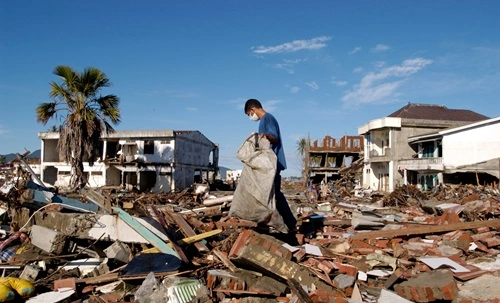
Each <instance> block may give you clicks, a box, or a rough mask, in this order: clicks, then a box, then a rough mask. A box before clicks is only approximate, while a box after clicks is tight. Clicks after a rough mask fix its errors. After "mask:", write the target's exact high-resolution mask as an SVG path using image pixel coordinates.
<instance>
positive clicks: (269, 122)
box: [259, 112, 286, 172]
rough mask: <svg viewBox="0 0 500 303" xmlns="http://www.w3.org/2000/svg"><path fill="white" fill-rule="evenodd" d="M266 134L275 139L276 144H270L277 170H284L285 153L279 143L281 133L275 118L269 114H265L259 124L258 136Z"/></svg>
mask: <svg viewBox="0 0 500 303" xmlns="http://www.w3.org/2000/svg"><path fill="white" fill-rule="evenodd" d="M261 134H267V135H271V136H273V137H275V138H276V140H277V143H276V144H272V147H273V151H274V153H275V154H276V156H277V157H278V167H277V170H278V172H279V171H282V170H285V169H286V160H285V151H284V150H283V144H282V143H281V133H280V126H279V124H278V121H276V118H274V116H273V115H271V114H270V113H267V112H266V113H265V114H264V116H262V118H260V123H259V135H261Z"/></svg>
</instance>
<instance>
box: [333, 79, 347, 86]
mask: <svg viewBox="0 0 500 303" xmlns="http://www.w3.org/2000/svg"><path fill="white" fill-rule="evenodd" d="M332 83H333V84H335V85H337V86H346V85H347V84H348V82H347V81H338V80H334V81H332Z"/></svg>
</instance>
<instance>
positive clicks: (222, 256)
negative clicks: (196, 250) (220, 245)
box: [212, 248, 238, 272]
mask: <svg viewBox="0 0 500 303" xmlns="http://www.w3.org/2000/svg"><path fill="white" fill-rule="evenodd" d="M212 253H213V254H214V255H215V256H216V257H217V258H219V260H220V261H221V262H222V263H223V264H224V265H226V267H227V268H229V270H230V271H232V272H236V271H238V267H236V265H234V264H233V262H231V260H229V258H228V257H227V256H226V255H225V254H224V253H223V252H221V251H220V250H219V249H217V248H215V249H214V250H212Z"/></svg>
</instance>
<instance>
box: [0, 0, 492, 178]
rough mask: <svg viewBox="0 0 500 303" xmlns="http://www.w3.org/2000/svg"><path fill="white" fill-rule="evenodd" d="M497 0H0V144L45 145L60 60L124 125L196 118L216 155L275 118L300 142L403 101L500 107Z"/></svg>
mask: <svg viewBox="0 0 500 303" xmlns="http://www.w3.org/2000/svg"><path fill="white" fill-rule="evenodd" d="M499 14H500V2H499V1H488V0H484V1H446V0H443V1H426V0H424V1H333V0H328V1H320V0H318V1H294V0H289V1H260V0H255V1H218V0H212V1H189V0H187V1H96V0H86V1H53V0H47V1H34V0H31V1H0V103H1V109H0V154H6V153H11V152H21V153H22V152H24V149H25V148H26V149H28V150H32V151H33V150H36V149H39V148H40V142H39V140H38V137H37V134H38V132H40V131H46V130H48V129H49V127H50V126H51V125H54V124H55V121H54V123H51V122H49V123H48V124H47V125H46V126H43V125H41V124H38V123H37V122H36V118H35V117H36V116H35V108H36V107H37V106H38V105H39V104H40V103H42V102H47V101H49V100H50V99H49V96H48V93H49V83H50V82H51V81H54V80H57V78H56V77H55V76H54V75H53V74H52V71H53V69H54V67H55V66H57V65H70V66H72V67H73V68H75V69H78V70H83V69H84V68H85V67H88V66H93V67H97V68H99V69H101V70H102V71H103V72H105V73H106V74H107V76H108V77H109V78H110V79H111V81H112V82H113V86H112V87H110V88H108V89H106V90H104V91H103V93H104V94H116V95H118V96H119V97H120V99H121V103H120V108H121V113H122V122H121V123H120V124H119V125H118V126H117V127H116V129H120V130H134V129H176V130H199V131H201V132H202V133H203V134H205V135H206V136H207V137H208V138H209V139H210V140H212V141H213V142H215V143H218V144H219V146H220V165H221V166H226V167H229V168H233V169H239V168H241V164H240V162H239V160H238V159H237V158H236V151H237V150H238V148H239V146H240V145H241V143H242V142H243V140H244V139H245V138H246V137H247V136H248V135H249V134H250V133H251V132H252V131H255V130H257V127H258V124H257V123H255V122H252V121H250V120H249V119H248V117H247V116H245V115H244V113H243V108H242V106H243V104H244V102H245V101H246V100H247V99H249V98H256V99H259V100H260V101H261V102H262V103H263V105H264V109H265V110H267V111H269V112H271V113H272V114H274V115H275V117H276V118H277V119H278V121H279V123H280V127H281V131H282V136H283V141H284V147H285V152H286V156H287V162H288V170H286V171H285V172H283V175H284V176H298V175H299V174H300V172H299V171H300V163H299V161H298V159H297V156H296V146H297V145H296V142H297V140H298V139H299V138H301V137H307V136H308V135H310V137H311V139H321V138H323V137H324V136H325V135H330V136H332V137H334V138H340V137H342V136H343V135H344V134H348V135H356V134H357V129H358V127H359V126H361V125H363V124H365V123H366V122H368V121H370V120H373V119H378V118H381V117H385V116H387V115H389V114H391V113H392V112H394V111H396V110H397V109H399V108H401V107H402V106H404V105H405V104H407V103H408V102H413V103H430V104H441V105H445V106H447V107H449V108H460V109H470V110H473V111H476V112H478V113H480V114H484V115H486V116H489V117H498V116H500V106H499V105H498V101H499V96H500V85H499V83H500V35H499V34H498V28H500V18H498V16H499Z"/></svg>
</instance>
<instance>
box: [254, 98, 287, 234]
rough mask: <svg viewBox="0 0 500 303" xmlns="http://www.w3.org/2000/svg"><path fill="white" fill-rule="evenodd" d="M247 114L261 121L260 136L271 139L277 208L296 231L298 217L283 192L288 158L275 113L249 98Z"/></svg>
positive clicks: (284, 219)
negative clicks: (284, 171)
mask: <svg viewBox="0 0 500 303" xmlns="http://www.w3.org/2000/svg"><path fill="white" fill-rule="evenodd" d="M245 114H247V115H248V117H249V118H250V120H252V121H260V122H259V136H260V137H261V138H264V137H265V138H267V140H269V142H270V143H271V147H272V149H273V151H274V153H275V154H276V156H277V158H278V163H277V167H276V176H275V178H274V194H275V198H276V209H277V210H278V213H279V214H280V215H281V217H283V221H284V222H285V224H286V226H287V227H288V231H289V233H295V232H296V228H297V219H295V217H294V215H293V214H292V211H291V210H290V206H289V205H288V202H287V201H286V198H285V195H283V193H282V192H281V171H282V170H285V169H286V160H285V152H284V150H283V144H282V141H281V133H280V127H279V125H278V121H277V120H276V118H274V116H273V115H271V114H270V113H268V112H266V111H265V110H264V109H263V108H262V104H261V103H260V102H259V101H258V100H257V99H249V100H247V102H246V103H245Z"/></svg>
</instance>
